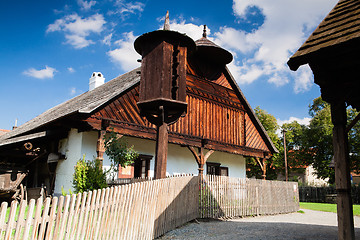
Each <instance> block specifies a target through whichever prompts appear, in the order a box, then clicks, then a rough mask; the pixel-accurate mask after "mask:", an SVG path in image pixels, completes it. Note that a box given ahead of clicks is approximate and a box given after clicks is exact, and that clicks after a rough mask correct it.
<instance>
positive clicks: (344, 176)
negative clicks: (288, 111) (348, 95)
mask: <svg viewBox="0 0 360 240" xmlns="http://www.w3.org/2000/svg"><path fill="white" fill-rule="evenodd" d="M331 119H332V122H333V124H334V129H333V145H334V159H335V183H336V192H337V216H338V238H339V240H350V239H355V232H354V218H353V208H352V199H351V182H350V159H349V150H348V136H347V133H346V120H347V117H346V107H345V102H343V101H340V102H337V103H331Z"/></svg>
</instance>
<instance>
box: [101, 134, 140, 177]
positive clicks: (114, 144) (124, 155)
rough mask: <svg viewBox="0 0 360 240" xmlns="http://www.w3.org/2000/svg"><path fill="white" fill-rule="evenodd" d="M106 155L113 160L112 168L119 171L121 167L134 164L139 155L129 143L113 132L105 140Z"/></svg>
mask: <svg viewBox="0 0 360 240" xmlns="http://www.w3.org/2000/svg"><path fill="white" fill-rule="evenodd" d="M104 140H105V141H104V145H105V153H106V155H108V157H109V158H110V160H111V164H112V166H111V167H112V168H113V169H115V171H118V168H119V166H121V167H126V166H128V165H130V164H132V163H133V162H134V160H135V159H136V158H138V157H139V154H138V153H137V152H136V151H135V150H134V146H131V147H128V144H127V142H126V141H125V140H124V139H123V138H121V137H119V136H118V135H117V134H116V133H115V132H114V131H113V130H112V131H111V132H110V134H109V135H108V136H105V138H104Z"/></svg>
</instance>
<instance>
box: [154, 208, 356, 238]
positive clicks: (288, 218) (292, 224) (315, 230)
mask: <svg viewBox="0 0 360 240" xmlns="http://www.w3.org/2000/svg"><path fill="white" fill-rule="evenodd" d="M302 211H304V213H290V214H281V215H273V216H260V217H247V218H240V219H232V220H227V221H219V220H210V221H199V222H196V221H193V222H191V223H188V224H186V225H185V226H182V227H180V228H178V229H175V230H173V231H171V232H168V233H167V234H165V235H164V236H162V237H160V238H159V239H160V240H168V239H199V240H201V239H204V240H205V239H224V240H225V239H253V240H255V239H256V240H260V239H261V240H275V239H276V240H278V239H287V240H288V239H289V240H291V239H296V240H303V239H304V240H305V239H316V240H331V239H338V238H337V216H336V214H335V213H327V212H318V211H312V210H307V209H302ZM354 225H355V239H359V240H360V217H354Z"/></svg>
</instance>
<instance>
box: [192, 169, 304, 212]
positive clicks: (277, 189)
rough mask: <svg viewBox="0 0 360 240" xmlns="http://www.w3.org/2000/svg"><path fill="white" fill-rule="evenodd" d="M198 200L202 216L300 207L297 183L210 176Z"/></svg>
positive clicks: (285, 210) (205, 179)
mask: <svg viewBox="0 0 360 240" xmlns="http://www.w3.org/2000/svg"><path fill="white" fill-rule="evenodd" d="M199 201H200V205H199V211H200V213H199V215H200V217H201V218H233V217H244V216H253V215H266V214H278V213H288V212H295V211H297V210H299V190H298V184H297V183H295V182H280V181H267V180H259V179H244V178H230V177H221V176H211V175H207V176H205V177H204V179H203V180H202V181H201V184H200V200H199Z"/></svg>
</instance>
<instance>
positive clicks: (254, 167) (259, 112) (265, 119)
mask: <svg viewBox="0 0 360 240" xmlns="http://www.w3.org/2000/svg"><path fill="white" fill-rule="evenodd" d="M254 111H255V114H256V116H257V117H258V119H259V121H260V122H261V124H262V125H263V127H264V128H265V130H266V132H267V134H268V135H269V137H270V139H271V141H272V142H273V143H274V145H275V147H276V148H277V149H281V148H282V144H281V141H280V138H279V136H278V135H277V134H276V131H277V130H278V129H279V125H278V124H277V120H276V118H275V117H274V116H273V115H271V114H270V113H268V112H267V111H265V110H263V109H261V108H260V107H259V106H257V107H256V108H255V109H254ZM279 158H280V156H279V154H278V153H275V154H274V156H273V157H272V158H271V159H269V160H268V161H267V164H266V178H267V179H276V177H277V170H278V169H279V168H281V166H280V164H279ZM247 168H248V169H249V171H248V172H247V175H248V177H252V176H255V177H256V178H262V177H261V175H262V174H263V172H262V170H261V168H260V166H259V165H258V163H257V161H256V159H255V158H248V159H247Z"/></svg>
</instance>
